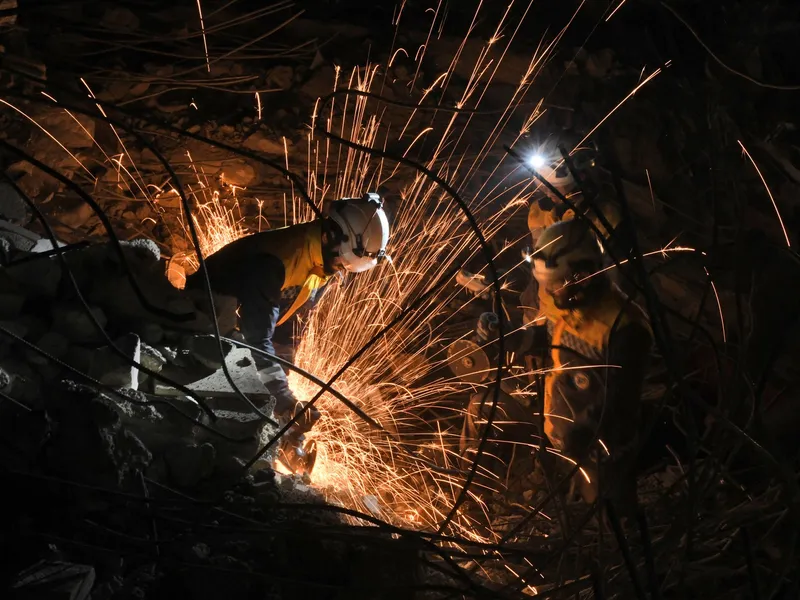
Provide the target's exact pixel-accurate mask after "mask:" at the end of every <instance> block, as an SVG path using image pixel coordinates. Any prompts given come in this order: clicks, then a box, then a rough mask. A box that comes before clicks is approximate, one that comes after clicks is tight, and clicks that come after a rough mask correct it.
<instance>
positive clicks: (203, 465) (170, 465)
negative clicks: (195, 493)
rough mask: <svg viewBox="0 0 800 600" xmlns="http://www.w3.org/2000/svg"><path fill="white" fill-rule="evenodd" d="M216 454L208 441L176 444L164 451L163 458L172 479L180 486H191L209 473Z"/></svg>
mask: <svg viewBox="0 0 800 600" xmlns="http://www.w3.org/2000/svg"><path fill="white" fill-rule="evenodd" d="M216 454H217V453H216V450H215V449H214V446H212V445H211V444H209V443H208V442H206V443H204V444H200V445H197V444H176V445H174V446H172V447H171V448H169V449H168V450H167V451H166V452H165V454H164V459H165V461H166V463H167V469H168V471H169V476H170V478H171V479H172V481H173V482H174V483H175V484H176V485H178V486H180V487H182V488H191V487H194V486H196V485H197V484H198V483H200V482H201V481H202V480H203V479H205V478H206V477H208V476H209V475H210V474H211V472H212V471H213V469H214V459H215V457H216Z"/></svg>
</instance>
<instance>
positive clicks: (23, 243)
mask: <svg viewBox="0 0 800 600" xmlns="http://www.w3.org/2000/svg"><path fill="white" fill-rule="evenodd" d="M0 208H1V207H0ZM0 237H2V238H4V239H6V240H8V241H9V242H10V243H11V247H12V248H14V249H15V250H21V251H23V252H30V251H31V249H32V248H33V246H34V245H35V244H36V242H38V241H39V240H40V239H41V236H39V235H36V234H35V233H33V232H32V231H28V230H27V229H25V228H23V227H20V226H19V225H15V224H14V223H11V222H9V221H7V220H0Z"/></svg>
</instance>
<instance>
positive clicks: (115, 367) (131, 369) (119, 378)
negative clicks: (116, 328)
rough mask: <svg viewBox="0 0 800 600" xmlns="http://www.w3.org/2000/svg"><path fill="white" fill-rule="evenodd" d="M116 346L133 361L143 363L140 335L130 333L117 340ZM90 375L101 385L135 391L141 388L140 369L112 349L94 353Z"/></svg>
mask: <svg viewBox="0 0 800 600" xmlns="http://www.w3.org/2000/svg"><path fill="white" fill-rule="evenodd" d="M115 345H116V346H117V348H119V349H120V350H121V351H122V352H124V353H125V356H127V357H128V358H130V359H131V360H132V361H135V362H137V363H138V362H141V358H142V346H141V342H140V340H139V336H138V335H135V334H133V333H129V334H127V335H125V336H123V337H121V338H119V339H117V340H115ZM89 374H90V375H91V376H92V377H94V378H95V379H97V380H98V381H100V382H101V383H104V384H106V385H110V386H112V387H115V388H128V389H132V390H135V389H138V387H139V368H138V367H136V366H134V365H133V364H131V363H130V362H128V361H126V360H124V359H123V358H122V357H121V356H119V355H118V354H117V353H116V352H114V351H113V350H111V349H110V348H101V349H99V350H96V351H95V352H94V354H93V356H92V366H91V368H90V371H89Z"/></svg>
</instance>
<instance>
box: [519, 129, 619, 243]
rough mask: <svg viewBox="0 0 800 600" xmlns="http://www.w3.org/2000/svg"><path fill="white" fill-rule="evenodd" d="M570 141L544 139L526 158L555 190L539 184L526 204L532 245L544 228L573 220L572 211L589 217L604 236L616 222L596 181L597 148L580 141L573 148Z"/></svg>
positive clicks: (565, 138) (612, 208) (614, 211)
mask: <svg viewBox="0 0 800 600" xmlns="http://www.w3.org/2000/svg"><path fill="white" fill-rule="evenodd" d="M574 141H575V140H573V139H572V138H569V137H568V136H561V137H558V138H555V137H554V138H551V139H548V140H547V141H546V142H545V143H544V144H541V145H540V146H539V147H538V148H537V150H536V151H535V153H534V154H532V155H531V157H530V158H529V164H530V166H531V167H532V168H533V169H535V170H536V172H537V173H538V174H539V175H540V176H541V177H542V178H543V179H544V180H545V181H547V182H548V183H549V184H550V185H552V186H553V188H554V189H555V190H556V191H557V192H558V194H555V193H553V191H552V190H550V188H548V187H547V186H545V185H542V186H541V187H540V188H539V193H537V194H535V195H534V196H533V198H532V199H531V203H530V206H529V207H528V229H530V232H531V237H532V238H533V244H534V246H535V245H536V241H537V239H538V237H539V235H541V232H542V231H543V230H544V228H545V227H549V226H550V225H553V224H554V223H558V222H560V221H568V220H570V219H574V218H575V210H577V211H578V212H579V213H581V214H582V215H584V216H585V217H587V218H588V219H590V220H591V221H592V222H593V223H594V224H595V226H596V227H597V228H598V229H599V231H600V232H602V234H603V235H604V236H605V237H608V236H609V235H610V234H611V233H612V232H613V230H614V229H616V227H617V226H618V225H619V223H620V214H619V211H618V210H617V207H616V206H615V205H614V204H613V203H612V202H610V201H609V200H608V199H607V198H606V197H605V196H607V195H608V194H604V193H600V192H601V191H603V190H602V189H601V188H602V186H601V185H600V184H599V181H598V180H599V179H600V174H599V171H600V169H599V167H597V164H596V157H597V150H596V149H595V147H594V146H593V145H591V144H583V145H580V146H577V147H575V148H574V149H573V146H574V143H573V142H574ZM558 143H560V144H561V146H562V147H563V148H565V149H567V150H571V154H570V161H571V163H572V169H570V168H569V166H568V165H567V163H566V161H565V160H564V157H563V156H562V154H561V152H560V150H559V149H558V146H557V144H558ZM576 177H577V179H576ZM559 195H560V196H563V197H564V198H566V199H567V201H568V203H565V202H564V201H563V200H562V199H561V197H560V196H559ZM573 206H574V207H575V209H573V208H572V207H573ZM595 209H597V210H599V211H600V212H601V213H602V215H603V217H604V219H605V220H606V221H607V222H608V224H609V225H610V227H611V231H608V230H607V228H606V226H605V225H604V224H603V219H601V218H600V217H598V215H597V213H596V212H595Z"/></svg>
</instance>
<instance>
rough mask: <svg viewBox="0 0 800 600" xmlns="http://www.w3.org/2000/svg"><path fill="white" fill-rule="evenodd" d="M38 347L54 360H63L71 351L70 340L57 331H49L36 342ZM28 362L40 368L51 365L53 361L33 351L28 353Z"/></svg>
mask: <svg viewBox="0 0 800 600" xmlns="http://www.w3.org/2000/svg"><path fill="white" fill-rule="evenodd" d="M36 346H37V347H38V348H39V349H40V350H42V351H43V352H46V353H47V354H49V355H50V356H52V357H53V358H57V359H62V358H64V356H65V355H66V354H67V352H68V350H69V340H68V339H67V338H66V337H64V336H63V335H61V334H60V333H58V332H57V331H48V332H47V333H45V334H44V335H43V336H42V337H40V338H39V339H38V340H37V341H36ZM26 355H27V357H28V360H29V361H30V362H31V363H33V364H35V365H40V366H46V365H49V364H51V361H50V360H49V359H48V358H47V357H45V356H43V355H41V354H39V353H38V352H34V351H33V350H28V351H27V352H26Z"/></svg>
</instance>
